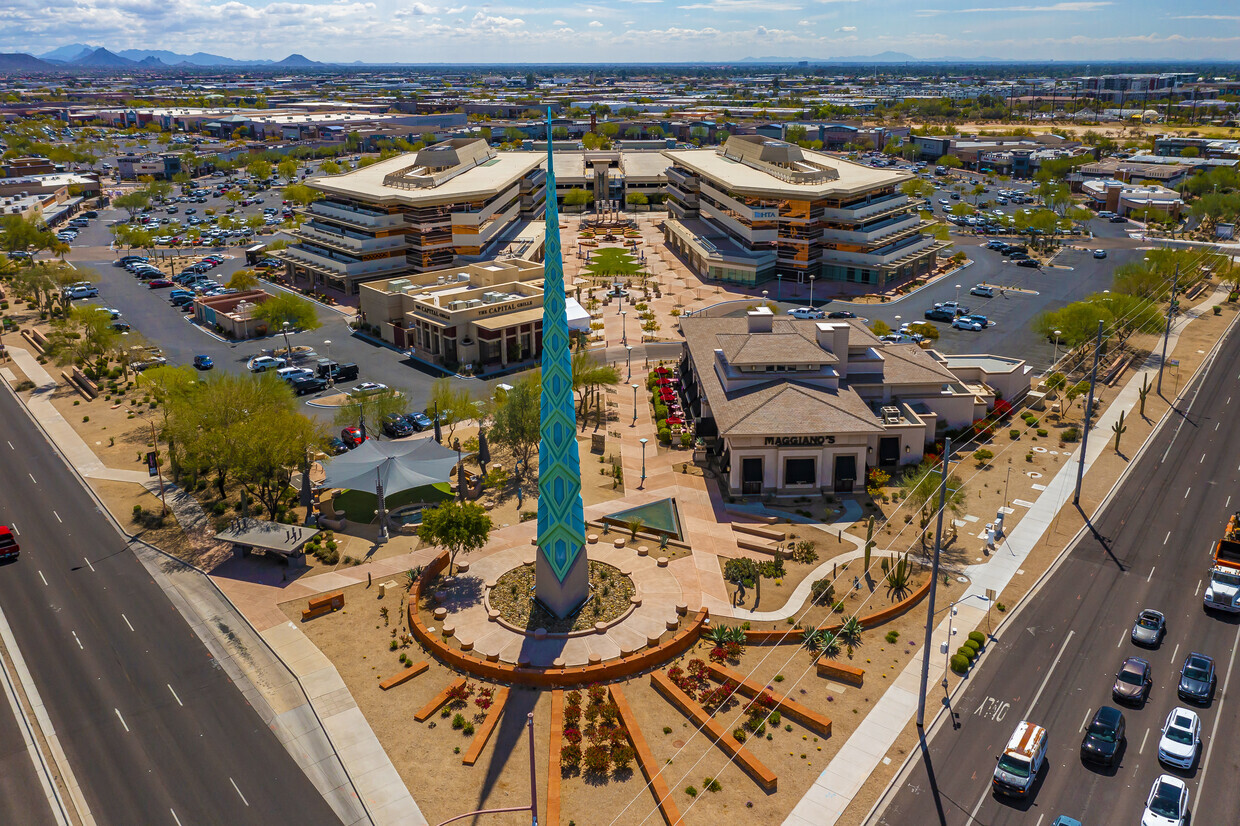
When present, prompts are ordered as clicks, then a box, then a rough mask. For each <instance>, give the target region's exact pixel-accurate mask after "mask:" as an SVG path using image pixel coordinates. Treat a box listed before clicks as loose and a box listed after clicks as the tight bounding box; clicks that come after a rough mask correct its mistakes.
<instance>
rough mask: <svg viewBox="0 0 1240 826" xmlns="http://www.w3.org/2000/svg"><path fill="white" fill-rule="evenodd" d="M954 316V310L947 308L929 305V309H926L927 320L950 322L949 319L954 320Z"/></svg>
mask: <svg viewBox="0 0 1240 826" xmlns="http://www.w3.org/2000/svg"><path fill="white" fill-rule="evenodd" d="M955 318H956V314H955V313H954V312H952V311H951V310H948V309H944V308H943V307H931V308H930V309H929V310H926V320H927V321H948V322H950V321H954V320H955Z"/></svg>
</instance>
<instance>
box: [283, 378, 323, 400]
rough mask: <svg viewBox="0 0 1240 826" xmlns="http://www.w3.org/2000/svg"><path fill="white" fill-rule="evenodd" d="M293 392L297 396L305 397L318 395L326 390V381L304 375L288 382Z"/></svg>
mask: <svg viewBox="0 0 1240 826" xmlns="http://www.w3.org/2000/svg"><path fill="white" fill-rule="evenodd" d="M290 384H291V386H292V388H293V392H294V393H296V394H297V395H298V396H306V395H309V394H310V393H318V392H320V391H323V390H326V389H327V380H326V379H321V378H319V377H318V376H312V375H305V376H302V377H301V378H298V379H294V380H293V381H292V382H290Z"/></svg>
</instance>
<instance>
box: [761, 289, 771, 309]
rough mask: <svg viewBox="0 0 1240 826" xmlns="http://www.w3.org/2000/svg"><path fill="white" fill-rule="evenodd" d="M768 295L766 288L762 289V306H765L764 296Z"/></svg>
mask: <svg viewBox="0 0 1240 826" xmlns="http://www.w3.org/2000/svg"><path fill="white" fill-rule="evenodd" d="M768 295H770V293H769V292H767V291H766V290H763V291H762V306H763V307H765V306H766V297H767V296H768Z"/></svg>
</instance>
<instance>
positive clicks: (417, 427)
mask: <svg viewBox="0 0 1240 826" xmlns="http://www.w3.org/2000/svg"><path fill="white" fill-rule="evenodd" d="M405 423H406V424H408V425H409V426H410V427H412V428H413V429H414V432H416V433H421V432H422V431H423V430H426V429H427V428H428V427H434V426H435V423H434V422H433V421H431V417H430V416H428V415H426V414H425V413H423V412H422V411H420V410H419V411H417V412H416V413H406V414H405Z"/></svg>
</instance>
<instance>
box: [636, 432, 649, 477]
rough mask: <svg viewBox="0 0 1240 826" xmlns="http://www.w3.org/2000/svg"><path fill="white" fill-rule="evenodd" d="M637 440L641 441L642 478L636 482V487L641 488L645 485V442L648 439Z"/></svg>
mask: <svg viewBox="0 0 1240 826" xmlns="http://www.w3.org/2000/svg"><path fill="white" fill-rule="evenodd" d="M638 441H640V442H641V443H642V480H641V483H640V484H638V486H637V489H638V490H641V489H642V488H643V487H645V486H646V442H648V441H650V440H649V439H639V440H638Z"/></svg>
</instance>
